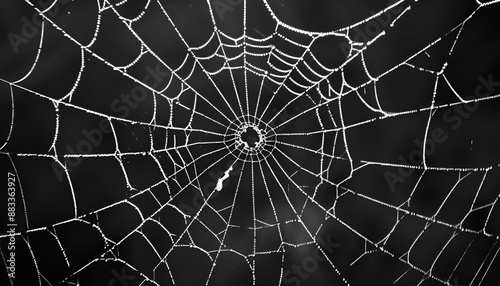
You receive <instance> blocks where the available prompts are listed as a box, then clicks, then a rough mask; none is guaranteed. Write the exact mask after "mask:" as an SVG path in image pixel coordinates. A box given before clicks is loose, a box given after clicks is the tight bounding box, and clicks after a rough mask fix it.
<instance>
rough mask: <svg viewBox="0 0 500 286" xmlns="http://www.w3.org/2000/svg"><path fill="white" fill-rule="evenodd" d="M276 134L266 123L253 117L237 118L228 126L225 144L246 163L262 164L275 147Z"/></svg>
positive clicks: (235, 155)
mask: <svg viewBox="0 0 500 286" xmlns="http://www.w3.org/2000/svg"><path fill="white" fill-rule="evenodd" d="M275 142H276V133H275V132H274V131H273V129H272V128H271V127H270V126H269V125H268V124H267V123H265V122H264V121H262V120H260V119H259V118H257V117H255V116H252V115H245V116H241V117H239V118H237V119H236V120H234V121H233V122H231V124H230V125H229V126H228V128H227V130H226V133H225V136H224V144H225V145H226V147H227V149H229V151H230V152H231V154H232V155H233V156H234V157H236V158H237V159H239V160H242V161H246V162H260V161H261V160H264V159H265V158H266V157H267V156H269V155H270V154H271V152H272V150H273V149H274V147H275Z"/></svg>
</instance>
